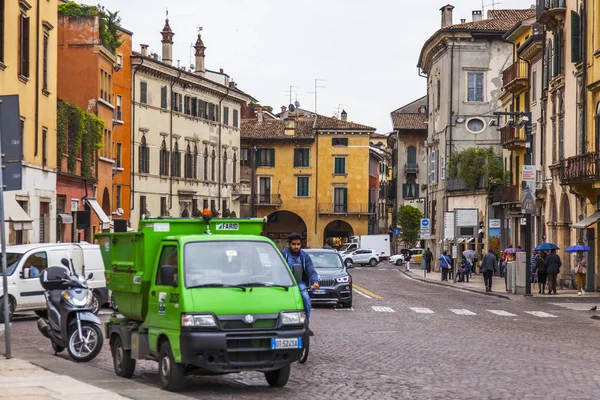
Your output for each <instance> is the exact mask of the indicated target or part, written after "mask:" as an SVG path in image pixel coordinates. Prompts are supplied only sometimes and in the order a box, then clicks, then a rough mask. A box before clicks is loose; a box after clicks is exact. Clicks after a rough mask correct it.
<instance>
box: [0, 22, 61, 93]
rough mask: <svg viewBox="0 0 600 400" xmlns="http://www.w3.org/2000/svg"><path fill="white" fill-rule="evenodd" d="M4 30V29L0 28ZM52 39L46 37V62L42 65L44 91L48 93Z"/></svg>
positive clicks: (44, 50)
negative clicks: (49, 57)
mask: <svg viewBox="0 0 600 400" xmlns="http://www.w3.org/2000/svg"><path fill="white" fill-rule="evenodd" d="M0 29H2V28H0ZM49 46H50V38H49V37H48V35H44V48H43V55H44V61H43V65H42V89H43V90H45V91H46V92H47V91H48V56H49Z"/></svg>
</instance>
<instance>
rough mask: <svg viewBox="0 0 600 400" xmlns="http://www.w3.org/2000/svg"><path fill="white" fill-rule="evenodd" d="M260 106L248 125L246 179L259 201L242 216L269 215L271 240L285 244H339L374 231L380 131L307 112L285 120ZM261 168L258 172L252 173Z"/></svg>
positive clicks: (250, 203) (244, 160) (252, 199)
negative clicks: (372, 178)
mask: <svg viewBox="0 0 600 400" xmlns="http://www.w3.org/2000/svg"><path fill="white" fill-rule="evenodd" d="M266 114H267V113H264V112H263V111H262V110H261V109H260V108H256V109H255V110H254V111H253V112H251V115H254V118H248V119H244V120H243V121H242V129H241V137H242V145H241V146H242V151H241V160H240V162H241V166H242V167H241V168H242V171H241V172H242V174H241V180H242V182H244V181H246V182H248V183H249V184H250V185H251V187H252V190H251V193H252V195H251V196H250V197H249V198H248V200H247V201H246V202H245V203H246V204H245V205H244V206H243V207H242V216H243V217H247V216H256V217H267V224H266V225H265V234H266V235H268V236H269V237H270V238H272V239H273V240H274V241H276V242H277V243H278V245H279V246H280V247H283V246H285V244H286V239H287V236H288V235H289V233H291V232H298V233H301V234H303V236H304V237H305V238H306V245H307V246H308V247H321V246H323V245H324V244H328V245H331V246H340V245H341V244H342V243H343V242H344V241H347V240H348V238H349V237H351V236H354V235H365V234H367V232H368V223H369V215H370V214H371V210H372V207H370V205H369V138H370V134H371V133H373V132H374V131H375V128H371V127H368V126H364V125H360V124H356V123H353V122H349V121H347V115H346V113H345V112H344V113H342V117H341V119H337V118H330V117H325V116H321V115H318V116H315V115H314V114H310V113H306V112H295V113H289V112H283V113H282V115H281V116H280V118H273V117H270V116H269V115H266ZM253 165H255V168H253Z"/></svg>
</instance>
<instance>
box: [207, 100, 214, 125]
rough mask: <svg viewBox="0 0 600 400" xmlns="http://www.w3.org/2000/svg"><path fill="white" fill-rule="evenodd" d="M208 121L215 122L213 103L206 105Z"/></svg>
mask: <svg viewBox="0 0 600 400" xmlns="http://www.w3.org/2000/svg"><path fill="white" fill-rule="evenodd" d="M208 119H209V120H211V121H214V120H215V105H214V104H213V103H209V104H208Z"/></svg>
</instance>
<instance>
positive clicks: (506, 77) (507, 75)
mask: <svg viewBox="0 0 600 400" xmlns="http://www.w3.org/2000/svg"><path fill="white" fill-rule="evenodd" d="M528 87H529V64H527V63H526V62H525V61H517V62H516V63H513V64H512V65H511V66H510V67H508V68H506V69H505V70H504V71H502V90H504V91H506V92H510V93H519V92H520V91H522V90H525V89H527V88H528Z"/></svg>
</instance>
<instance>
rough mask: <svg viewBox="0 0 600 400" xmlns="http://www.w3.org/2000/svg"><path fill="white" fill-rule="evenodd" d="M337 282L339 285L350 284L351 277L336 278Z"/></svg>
mask: <svg viewBox="0 0 600 400" xmlns="http://www.w3.org/2000/svg"><path fill="white" fill-rule="evenodd" d="M335 281H336V282H338V283H348V282H350V276H342V277H341V278H335Z"/></svg>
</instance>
